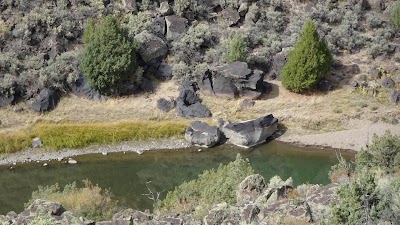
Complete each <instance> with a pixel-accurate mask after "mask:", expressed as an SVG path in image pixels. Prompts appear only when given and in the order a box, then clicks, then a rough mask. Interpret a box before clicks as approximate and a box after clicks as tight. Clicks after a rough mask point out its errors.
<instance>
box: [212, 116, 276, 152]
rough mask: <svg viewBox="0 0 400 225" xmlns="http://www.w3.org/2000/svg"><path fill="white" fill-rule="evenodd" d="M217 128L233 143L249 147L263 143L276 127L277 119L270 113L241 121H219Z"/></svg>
mask: <svg viewBox="0 0 400 225" xmlns="http://www.w3.org/2000/svg"><path fill="white" fill-rule="evenodd" d="M219 128H220V129H221V131H222V132H223V133H224V135H225V137H226V138H228V139H229V142H231V143H232V144H234V145H237V146H240V147H251V146H254V145H257V144H260V143H263V142H265V141H266V140H267V138H268V137H270V136H271V135H272V134H273V133H275V131H276V130H277V129H278V119H276V118H274V116H273V115H272V114H270V115H267V116H264V117H261V118H258V119H255V120H248V121H243V122H234V123H227V122H225V121H222V120H221V121H219Z"/></svg>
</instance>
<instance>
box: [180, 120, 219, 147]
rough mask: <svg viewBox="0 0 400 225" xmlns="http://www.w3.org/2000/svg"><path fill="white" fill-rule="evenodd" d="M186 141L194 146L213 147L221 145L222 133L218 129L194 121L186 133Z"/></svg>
mask: <svg viewBox="0 0 400 225" xmlns="http://www.w3.org/2000/svg"><path fill="white" fill-rule="evenodd" d="M185 139H186V140H187V141H188V142H190V143H191V144H192V145H196V146H201V147H212V146H214V145H216V144H218V143H219V141H220V139H221V132H220V130H219V128H218V127H216V126H210V125H208V124H206V123H204V122H201V121H193V122H192V123H191V125H190V127H188V128H187V129H186V131H185Z"/></svg>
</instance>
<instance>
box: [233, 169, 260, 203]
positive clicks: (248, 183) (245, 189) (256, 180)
mask: <svg viewBox="0 0 400 225" xmlns="http://www.w3.org/2000/svg"><path fill="white" fill-rule="evenodd" d="M266 186H267V185H266V184H265V180H264V177H262V176H261V175H259V174H254V175H250V176H248V177H246V179H244V180H243V181H242V182H241V183H240V184H239V186H238V189H237V190H236V201H237V203H238V204H239V205H241V204H243V203H249V202H254V201H255V200H256V199H257V198H258V197H259V196H260V195H261V194H262V193H263V191H264V189H265V188H266Z"/></svg>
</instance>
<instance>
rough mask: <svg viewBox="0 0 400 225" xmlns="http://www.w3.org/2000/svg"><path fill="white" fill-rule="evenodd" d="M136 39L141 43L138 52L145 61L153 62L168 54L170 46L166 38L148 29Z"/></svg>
mask: <svg viewBox="0 0 400 225" xmlns="http://www.w3.org/2000/svg"><path fill="white" fill-rule="evenodd" d="M135 40H136V41H137V42H138V44H139V49H138V52H139V54H140V56H141V57H142V59H143V61H144V62H145V63H150V64H151V63H152V62H155V61H159V60H161V59H163V58H165V56H166V55H167V52H168V46H167V44H166V43H165V42H164V40H163V39H161V38H159V37H157V36H156V35H154V34H152V33H150V32H148V31H143V32H142V33H140V34H138V35H136V36H135Z"/></svg>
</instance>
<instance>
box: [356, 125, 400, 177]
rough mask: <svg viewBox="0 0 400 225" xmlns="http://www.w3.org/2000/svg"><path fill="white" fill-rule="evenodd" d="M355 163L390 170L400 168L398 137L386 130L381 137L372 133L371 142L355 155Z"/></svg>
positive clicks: (361, 166)
mask: <svg viewBox="0 0 400 225" xmlns="http://www.w3.org/2000/svg"><path fill="white" fill-rule="evenodd" d="M356 165H357V167H358V168H359V169H363V168H364V167H368V168H372V167H380V168H381V169H383V170H385V171H388V172H391V171H394V170H396V169H399V168H400V137H399V136H397V135H392V134H391V133H390V132H386V133H385V134H384V135H382V136H381V137H378V136H377V135H374V137H373V140H372V144H370V145H369V146H368V147H367V148H366V149H363V150H362V151H360V152H359V153H358V154H357V155H356Z"/></svg>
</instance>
